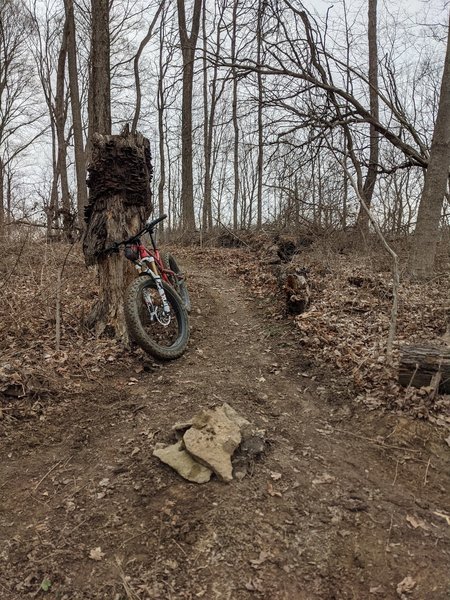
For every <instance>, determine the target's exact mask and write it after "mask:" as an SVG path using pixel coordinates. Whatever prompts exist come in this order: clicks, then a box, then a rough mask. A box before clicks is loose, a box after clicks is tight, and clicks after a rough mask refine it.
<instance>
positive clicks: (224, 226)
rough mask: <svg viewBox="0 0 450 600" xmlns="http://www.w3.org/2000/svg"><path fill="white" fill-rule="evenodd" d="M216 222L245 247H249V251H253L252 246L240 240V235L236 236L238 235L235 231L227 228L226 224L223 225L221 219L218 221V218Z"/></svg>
mask: <svg viewBox="0 0 450 600" xmlns="http://www.w3.org/2000/svg"><path fill="white" fill-rule="evenodd" d="M216 221H217V223H219V225H220V226H221V227H223V228H224V229H226V230H227V231H228V233H231V235H232V236H233V237H235V238H236V239H237V240H239V241H240V242H241V244H244V246H247V248H248V249H249V250H251V247H250V246H249V245H248V244H247V242H244V240H243V239H241V238H240V237H239V236H238V235H236V234H235V233H234V231H231V229H230V228H229V227H227V226H226V225H224V224H223V223H222V221H221V220H220V219H218V218H217V217H216Z"/></svg>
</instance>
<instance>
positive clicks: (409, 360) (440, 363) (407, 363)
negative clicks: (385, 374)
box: [398, 346, 450, 393]
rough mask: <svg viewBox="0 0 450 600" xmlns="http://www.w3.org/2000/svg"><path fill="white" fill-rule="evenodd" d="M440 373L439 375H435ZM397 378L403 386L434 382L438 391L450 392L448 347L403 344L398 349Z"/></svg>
mask: <svg viewBox="0 0 450 600" xmlns="http://www.w3.org/2000/svg"><path fill="white" fill-rule="evenodd" d="M437 374H440V377H436V375H437ZM398 380H399V383H400V385H402V386H403V387H408V386H412V387H417V388H419V387H425V386H433V385H436V383H437V384H438V386H439V391H440V392H443V393H450V348H449V347H445V346H404V347H403V348H401V350H400V362H399V372H398Z"/></svg>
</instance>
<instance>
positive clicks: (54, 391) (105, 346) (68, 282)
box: [0, 240, 128, 418]
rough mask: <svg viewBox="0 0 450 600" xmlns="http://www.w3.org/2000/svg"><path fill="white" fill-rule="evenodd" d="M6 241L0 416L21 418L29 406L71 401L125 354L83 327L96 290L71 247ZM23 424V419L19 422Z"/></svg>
mask: <svg viewBox="0 0 450 600" xmlns="http://www.w3.org/2000/svg"><path fill="white" fill-rule="evenodd" d="M69 249H70V246H69V245H68V244H63V243H54V244H45V243H44V242H40V241H36V240H35V241H30V240H27V241H26V243H24V242H23V241H21V240H15V241H12V242H11V243H10V244H8V245H5V246H4V247H3V248H2V249H1V251H2V255H3V258H2V262H1V265H0V352H1V360H0V398H1V399H3V403H2V406H3V416H4V417H7V418H8V417H9V416H11V415H15V417H16V418H22V417H23V416H24V413H25V412H26V411H28V410H29V407H30V400H32V401H36V400H40V399H42V398H46V397H54V396H56V395H59V394H65V395H70V394H71V393H79V392H80V390H81V387H82V383H83V384H85V383H86V382H89V381H95V380H96V379H98V376H99V374H106V373H107V372H108V368H110V367H111V364H112V363H114V364H115V365H117V363H118V362H119V363H120V362H124V363H125V362H126V361H127V360H128V354H127V353H125V352H124V350H123V348H121V347H120V346H119V345H118V344H117V342H116V341H115V340H112V339H96V338H95V336H94V335H93V334H92V332H90V331H89V330H87V329H86V328H85V327H84V326H83V321H84V317H85V316H86V315H87V314H88V311H89V310H90V309H91V307H92V306H93V304H94V302H95V299H96V296H97V290H96V285H95V274H94V272H93V270H92V269H91V270H89V271H88V270H87V269H86V267H85V266H84V260H83V257H82V253H81V248H80V246H79V245H76V246H75V247H73V248H72V249H71V250H70V252H69V254H68V251H69ZM64 262H65V267H64V271H63V274H62V280H61V290H60V297H61V344H60V349H59V350H58V351H57V350H56V303H57V285H58V284H57V272H58V270H59V269H61V267H62V265H63V264H64ZM27 416H28V415H27Z"/></svg>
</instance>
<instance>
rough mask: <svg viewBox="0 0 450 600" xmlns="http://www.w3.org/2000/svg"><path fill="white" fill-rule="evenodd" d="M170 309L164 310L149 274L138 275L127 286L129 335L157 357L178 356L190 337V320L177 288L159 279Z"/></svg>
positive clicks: (169, 357) (126, 307)
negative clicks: (168, 310) (167, 311)
mask: <svg viewBox="0 0 450 600" xmlns="http://www.w3.org/2000/svg"><path fill="white" fill-rule="evenodd" d="M162 286H163V289H164V292H165V294H166V298H167V302H168V305H169V308H170V312H169V313H166V312H165V310H164V306H163V302H162V299H161V296H160V294H159V292H158V289H157V287H156V282H155V281H154V280H153V278H152V277H149V276H141V277H139V278H138V279H136V280H135V281H133V283H132V284H131V285H130V286H129V288H128V290H127V293H126V297H125V304H124V311H125V320H126V323H127V327H128V331H129V334H130V337H131V338H132V339H133V340H134V341H135V342H136V343H137V344H138V345H139V346H140V347H141V348H142V349H143V350H145V352H148V353H149V354H151V355H152V356H154V357H155V358H158V359H160V360H173V359H175V358H179V357H180V356H181V355H182V354H183V352H184V351H185V349H186V346H187V343H188V340H189V322H188V316H187V313H186V310H185V308H184V306H183V301H182V300H181V298H180V297H179V296H178V294H177V293H176V291H175V290H174V289H173V288H172V287H171V286H170V285H167V284H166V283H164V282H162Z"/></svg>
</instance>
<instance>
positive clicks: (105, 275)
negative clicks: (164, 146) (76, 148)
mask: <svg viewBox="0 0 450 600" xmlns="http://www.w3.org/2000/svg"><path fill="white" fill-rule="evenodd" d="M88 172H89V179H88V186H89V188H90V194H89V204H88V206H87V207H86V221H87V228H86V233H85V237H84V241H83V252H84V256H85V260H86V264H87V265H92V264H97V265H98V275H99V288H100V289H99V299H98V302H97V305H96V306H95V307H94V310H93V312H92V314H91V315H90V316H89V318H88V325H90V326H92V327H94V328H95V331H96V333H97V335H100V334H102V333H107V334H110V335H114V336H115V337H117V338H118V339H120V340H122V341H123V342H124V343H127V342H128V334H127V330H126V325H125V320H124V313H123V296H124V291H125V286H126V284H127V283H128V280H127V274H126V273H127V272H126V270H125V268H124V257H123V254H119V255H113V256H109V257H105V256H104V255H102V251H103V250H104V248H105V247H106V246H109V245H110V244H111V243H112V242H114V241H121V240H122V239H124V238H126V237H129V236H130V235H131V234H132V233H135V232H136V231H137V230H138V229H139V228H140V227H141V225H142V223H143V221H144V219H145V217H146V216H147V215H148V214H149V212H150V211H151V209H152V203H151V192H150V181H151V176H152V166H151V157H150V143H149V141H148V140H147V139H146V138H144V137H143V136H142V135H140V134H136V135H130V134H125V135H100V134H96V135H94V137H93V139H92V158H91V162H90V163H89V165H88Z"/></svg>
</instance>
